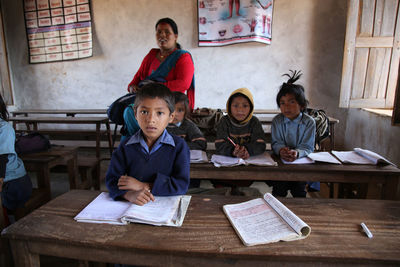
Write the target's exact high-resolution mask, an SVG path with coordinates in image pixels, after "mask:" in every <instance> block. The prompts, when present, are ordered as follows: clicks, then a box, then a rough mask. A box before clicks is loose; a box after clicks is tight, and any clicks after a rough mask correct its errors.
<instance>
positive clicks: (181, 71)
mask: <svg viewBox="0 0 400 267" xmlns="http://www.w3.org/2000/svg"><path fill="white" fill-rule="evenodd" d="M172 72H173V77H170V75H171V73H170V75H168V77H167V82H165V83H164V84H165V85H166V86H167V87H168V88H169V89H170V90H171V91H178V92H182V93H185V92H186V90H187V89H189V87H190V84H191V83H192V78H193V73H194V64H193V61H192V57H191V56H190V54H188V53H185V54H183V55H182V56H181V57H180V58H179V59H178V61H177V62H176V65H175V68H174V69H173V71H172Z"/></svg>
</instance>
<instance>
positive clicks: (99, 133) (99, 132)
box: [9, 117, 113, 158]
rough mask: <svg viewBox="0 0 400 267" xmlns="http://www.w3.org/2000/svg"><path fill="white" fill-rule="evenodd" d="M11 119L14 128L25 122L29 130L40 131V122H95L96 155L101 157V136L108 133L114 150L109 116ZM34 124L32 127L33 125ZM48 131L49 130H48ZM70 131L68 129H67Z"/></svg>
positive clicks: (111, 148)
mask: <svg viewBox="0 0 400 267" xmlns="http://www.w3.org/2000/svg"><path fill="white" fill-rule="evenodd" d="M9 120H10V121H12V122H13V125H14V128H15V130H17V129H16V124H18V123H24V124H25V125H26V127H27V131H35V132H40V131H41V130H40V129H39V128H38V124H43V123H44V124H46V123H50V124H95V125H96V157H97V158H100V149H101V147H100V141H101V136H102V135H103V134H106V135H107V137H108V144H109V149H110V154H111V153H112V151H113V147H112V136H111V131H110V123H109V120H108V117H10V118H9ZM102 124H104V125H105V126H106V130H105V131H102V130H101V125H102ZM31 126H32V127H31ZM46 132H48V130H47V131H46ZM65 132H66V133H68V130H65Z"/></svg>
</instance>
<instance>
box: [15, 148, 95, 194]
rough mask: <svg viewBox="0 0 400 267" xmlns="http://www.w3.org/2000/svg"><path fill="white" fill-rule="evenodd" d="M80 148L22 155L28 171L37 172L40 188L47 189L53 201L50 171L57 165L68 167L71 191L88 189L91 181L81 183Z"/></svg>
mask: <svg viewBox="0 0 400 267" xmlns="http://www.w3.org/2000/svg"><path fill="white" fill-rule="evenodd" d="M77 151H78V147H52V148H50V149H49V150H47V151H43V152H38V153H31V154H27V155H20V158H21V159H22V161H23V162H24V165H25V168H26V170H27V171H31V172H36V173H37V179H38V188H45V189H46V190H47V192H48V200H50V199H51V187H50V171H51V169H52V168H54V167H55V166H57V165H61V164H62V165H66V166H67V171H68V177H69V185H70V189H76V188H88V187H90V185H91V181H79V180H78V178H79V175H78V165H77Z"/></svg>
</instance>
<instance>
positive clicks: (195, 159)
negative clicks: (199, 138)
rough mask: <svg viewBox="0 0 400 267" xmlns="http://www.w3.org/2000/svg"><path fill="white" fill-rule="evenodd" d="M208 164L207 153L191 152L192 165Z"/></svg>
mask: <svg viewBox="0 0 400 267" xmlns="http://www.w3.org/2000/svg"><path fill="white" fill-rule="evenodd" d="M203 162H208V158H207V153H206V152H205V151H203V150H190V163H203Z"/></svg>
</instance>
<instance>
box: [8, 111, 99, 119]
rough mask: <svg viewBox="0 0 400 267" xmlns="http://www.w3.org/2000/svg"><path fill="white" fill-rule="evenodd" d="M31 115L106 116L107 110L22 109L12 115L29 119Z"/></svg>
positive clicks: (12, 112)
mask: <svg viewBox="0 0 400 267" xmlns="http://www.w3.org/2000/svg"><path fill="white" fill-rule="evenodd" d="M29 114H65V115H66V116H71V117H75V115H77V114H81V115H93V114H101V115H106V114H107V109H20V110H15V111H11V115H12V116H13V117H16V116H18V115H23V116H25V117H28V116H29Z"/></svg>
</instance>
